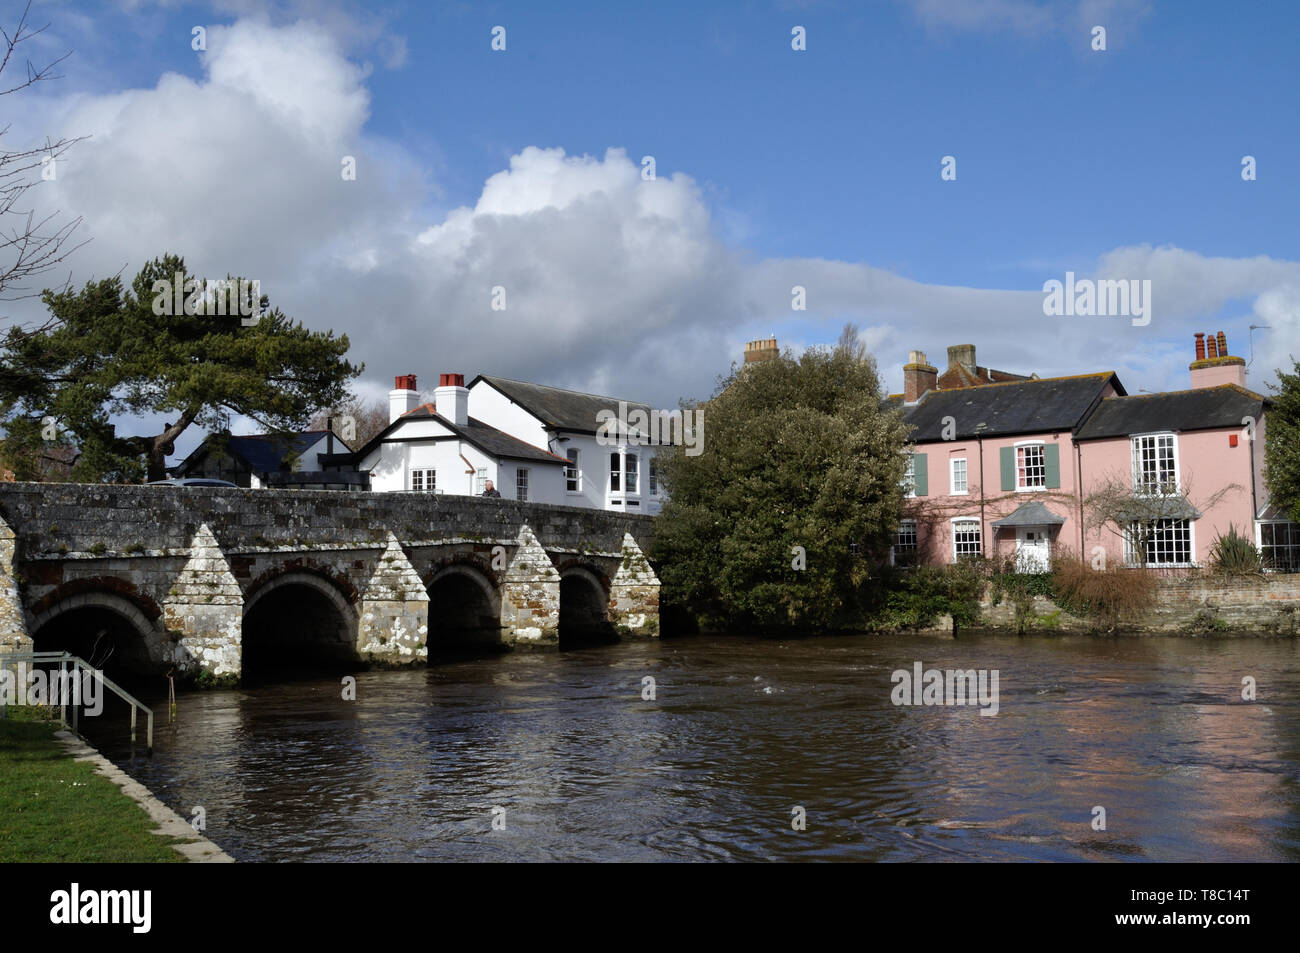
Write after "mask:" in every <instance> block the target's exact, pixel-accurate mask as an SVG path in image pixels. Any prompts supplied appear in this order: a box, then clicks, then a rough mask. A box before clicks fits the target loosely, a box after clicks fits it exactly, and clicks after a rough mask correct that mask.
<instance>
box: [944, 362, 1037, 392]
mask: <svg viewBox="0 0 1300 953" xmlns="http://www.w3.org/2000/svg"><path fill="white" fill-rule="evenodd" d="M1027 380H1033V375H1032V374H1013V373H1011V372H1010V371H998V370H993V369H992V368H988V367H983V366H982V365H979V364H977V365H975V367H974V368H973V369H972V368H969V367H967V366H966V365H964V364H952V365H949V367H948V369H947V370H946V371H944V372H943V373H942V374H940V375H939V376H938V378H937V379H936V381H935V386H936V387H938V388H939V389H940V390H949V389H952V388H957V387H979V386H981V385H983V384H1001V383H1004V382H1007V381H1027Z"/></svg>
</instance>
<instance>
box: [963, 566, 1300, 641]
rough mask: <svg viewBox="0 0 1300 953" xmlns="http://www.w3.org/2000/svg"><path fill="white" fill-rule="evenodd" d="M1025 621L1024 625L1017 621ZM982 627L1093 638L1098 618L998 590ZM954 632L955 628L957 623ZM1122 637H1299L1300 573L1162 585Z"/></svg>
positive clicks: (1189, 576)
mask: <svg viewBox="0 0 1300 953" xmlns="http://www.w3.org/2000/svg"><path fill="white" fill-rule="evenodd" d="M1018 615H1019V616H1021V618H1022V620H1023V622H1022V621H1019V620H1018V618H1017V616H1018ZM978 624H979V626H980V627H981V628H987V629H990V630H996V631H1009V632H1017V631H1019V630H1021V629H1023V631H1025V632H1029V631H1035V632H1044V633H1050V632H1053V631H1058V632H1073V633H1088V632H1093V631H1096V630H1097V629H1098V626H1099V623H1098V620H1097V619H1095V618H1090V617H1087V616H1084V615H1072V614H1071V613H1070V612H1069V611H1067V610H1066V609H1065V608H1063V607H1062V606H1061V605H1059V604H1058V603H1056V602H1054V601H1053V600H1052V599H1051V598H1050V597H1048V596H1046V595H1042V594H1035V595H1034V596H1033V598H1032V600H1030V601H1029V602H1027V603H1026V604H1025V605H1024V606H1023V607H1017V605H1016V604H1015V601H1014V600H1013V599H1011V598H1008V597H1007V595H1006V594H1003V593H1000V592H998V591H997V590H996V589H995V588H994V587H990V588H989V589H988V590H986V591H985V593H984V597H983V598H982V599H981V601H980V621H979V623H978ZM948 628H949V629H951V623H949V625H948ZM1116 632H1117V634H1128V635H1182V636H1189V637H1198V636H1210V635H1219V636H1225V637H1229V636H1235V637H1245V638H1259V637H1264V638H1269V637H1273V638H1279V637H1280V638H1294V637H1295V636H1297V635H1300V574H1296V573H1277V574H1269V575H1264V574H1255V575H1249V576H1235V577H1234V576H1219V575H1215V574H1213V573H1206V572H1189V573H1185V574H1183V575H1180V576H1174V577H1169V578H1161V579H1159V580H1158V581H1157V583H1156V585H1155V589H1154V593H1153V598H1152V602H1151V605H1150V606H1149V607H1148V608H1147V609H1146V610H1145V611H1143V612H1142V613H1141V614H1140V615H1138V616H1134V617H1129V618H1124V619H1121V621H1120V623H1119V625H1118V626H1117V628H1116Z"/></svg>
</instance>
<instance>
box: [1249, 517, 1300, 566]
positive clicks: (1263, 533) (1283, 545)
mask: <svg viewBox="0 0 1300 953" xmlns="http://www.w3.org/2000/svg"><path fill="white" fill-rule="evenodd" d="M1259 557H1260V560H1261V561H1262V562H1263V563H1264V568H1265V569H1273V570H1276V571H1278V572H1300V523H1288V522H1280V521H1279V522H1268V523H1260V524H1259Z"/></svg>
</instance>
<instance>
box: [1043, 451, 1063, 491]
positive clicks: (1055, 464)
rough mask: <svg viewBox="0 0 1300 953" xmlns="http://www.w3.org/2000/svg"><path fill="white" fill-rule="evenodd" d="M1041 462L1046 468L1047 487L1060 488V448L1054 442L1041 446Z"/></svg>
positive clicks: (1050, 488) (1051, 488)
mask: <svg viewBox="0 0 1300 953" xmlns="http://www.w3.org/2000/svg"><path fill="white" fill-rule="evenodd" d="M1043 463H1044V465H1045V467H1046V470H1047V488H1048V489H1049V490H1059V489H1060V488H1061V448H1060V447H1059V446H1057V445H1056V444H1054V443H1049V444H1047V446H1045V447H1043Z"/></svg>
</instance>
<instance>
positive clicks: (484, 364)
mask: <svg viewBox="0 0 1300 953" xmlns="http://www.w3.org/2000/svg"><path fill="white" fill-rule="evenodd" d="M203 63H204V69H205V73H204V76H203V78H202V79H201V80H199V81H194V80H191V79H188V78H185V77H182V76H178V75H174V74H166V75H164V76H162V77H161V78H160V79H159V80H158V82H157V85H156V86H155V87H153V88H148V89H133V90H127V91H123V92H118V93H114V94H108V95H98V96H87V95H74V96H68V97H66V98H65V99H63V100H60V101H58V102H56V103H55V106H56V110H55V113H54V115H55V118H56V121H55V123H54V126H55V131H56V132H57V131H59V130H62V131H64V132H66V133H67V134H74V135H79V134H86V133H90V134H93V138H92V139H90V140H88V141H86V142H83V143H80V144H78V146H77V147H76V148H75V149H74V151H73V152H72V154H71V156H70V159H69V162H68V163H67V166H66V170H65V168H64V167H63V166H61V167H60V175H59V178H58V180H57V181H56V182H54V183H45V184H44V185H43V186H42V189H45V190H46V191H43V192H42V193H41V196H42V199H47V200H48V203H49V205H51V206H54V207H61V208H63V209H64V210H65V211H67V212H70V213H72V214H80V215H83V216H85V220H86V227H85V230H86V232H87V233H88V234H89V235H91V236H93V238H94V241H93V243H92V244H90V245H88V246H86V247H85V248H83V249H81V250H80V251H79V252H77V254H76V256H75V257H74V258H73V260H72V262H71V265H72V267H73V268H74V269H75V272H74V275H73V277H74V281H75V282H76V283H80V282H82V281H84V280H86V279H88V278H90V277H92V276H103V275H105V274H113V273H116V272H118V271H119V270H123V269H124V270H125V272H126V274H127V276H128V277H129V276H130V275H133V274H134V273H135V271H136V270H137V269H138V268H139V267H140V265H141V264H142V263H143V262H144V261H145V260H147V259H149V258H152V257H154V256H156V255H160V254H163V253H164V252H169V251H175V252H178V253H181V254H183V255H185V256H186V259H187V262H188V263H189V265H190V267H191V269H193V270H195V271H197V272H199V273H205V274H210V275H224V274H225V273H226V272H228V271H229V272H232V273H235V274H242V275H244V276H246V277H255V278H258V279H260V280H261V281H262V287H263V290H264V291H266V292H267V293H268V294H270V295H271V298H272V301H273V302H274V303H275V304H277V305H279V306H280V307H282V308H283V309H284V310H285V311H286V312H287V313H288V314H290V315H291V316H293V317H296V318H298V319H300V320H303V321H304V322H305V323H306V324H307V325H308V326H310V327H313V328H317V329H324V328H333V329H335V330H336V331H341V332H347V333H348V334H349V336H350V339H351V341H352V358H353V359H354V360H362V361H365V362H366V364H367V373H366V377H365V380H364V384H363V389H364V390H366V391H367V392H369V393H374V394H382V393H383V392H384V391H386V390H387V388H388V387H390V386H391V381H392V378H393V376H394V375H395V374H399V373H408V372H413V373H416V374H417V375H420V377H421V379H422V382H424V383H428V382H431V381H432V380H433V375H435V374H437V373H440V372H446V371H459V372H463V373H466V374H469V375H473V374H475V373H479V372H482V373H492V374H500V375H504V376H513V377H519V378H523V379H527V380H535V381H539V382H545V383H551V384H555V385H559V386H566V387H575V388H580V389H588V390H592V391H595V392H601V393H609V394H614V395H617V396H626V397H629V398H638V399H644V400H649V401H652V402H654V403H657V404H659V405H661V406H664V405H670V404H673V403H675V401H676V399H677V398H678V397H679V396H688V397H704V396H708V394H709V393H711V392H712V390H713V387H714V384H715V381H716V378H717V375H719V374H720V373H725V372H726V370H727V368H728V367H729V365H730V364H731V362H732V361H735V360H739V359H740V357H741V348H742V346H743V342H744V341H745V340H747V339H750V338H755V337H759V336H764V335H766V334H767V333H769V332H775V333H777V335H778V337H780V339H781V343H782V344H783V345H784V344H787V343H790V342H792V341H801V340H806V339H813V340H816V339H818V338H820V339H824V340H833V339H834V338H835V337H837V336H838V332H839V328H840V325H841V324H842V323H843V322H844V321H845V320H848V319H851V320H856V321H857V322H858V323H859V324H861V325H863V328H864V331H863V333H864V340H867V341H868V342H870V343H871V345H872V346H873V349H874V350H875V351H876V354H877V357H878V359H879V362H880V367H881V371H882V376H883V379H884V382H885V384H886V386H887V387H889V388H891V389H898V388H900V387H901V366H902V364H903V363H904V361H905V359H906V355H907V351H908V350H909V349H911V348H919V349H921V350H925V351H927V352H928V353H929V355H930V359H931V360H932V361H933V362H935V363H940V364H942V363H943V362H944V357H945V355H944V347H945V346H946V345H949V344H954V343H963V342H971V343H975V344H976V345H977V346H978V348H979V351H978V353H979V359H980V361H981V363H984V364H986V365H992V366H994V367H998V368H1002V369H1006V370H1012V371H1021V370H1022V371H1037V372H1039V373H1040V374H1044V375H1047V374H1056V373H1079V372H1081V371H1087V370H1097V369H1106V368H1113V369H1115V370H1117V371H1119V372H1120V373H1121V376H1122V378H1123V379H1124V381H1125V383H1126V384H1128V385H1129V388H1130V390H1131V391H1134V392H1135V391H1136V390H1137V389H1138V387H1146V388H1147V389H1156V388H1159V387H1174V386H1183V385H1184V383H1185V380H1186V363H1187V361H1188V360H1190V340H1191V332H1192V331H1193V330H1209V329H1210V328H1209V327H1206V326H1205V325H1206V324H1207V323H1208V320H1207V316H1213V315H1216V314H1218V313H1219V312H1220V310H1221V309H1222V308H1224V307H1227V306H1230V305H1231V304H1232V303H1233V302H1235V301H1241V302H1243V307H1249V308H1252V309H1253V310H1251V312H1250V314H1249V315H1246V314H1244V313H1243V316H1242V317H1241V319H1240V322H1239V323H1240V324H1241V326H1242V330H1241V333H1243V334H1244V324H1245V323H1247V322H1248V321H1253V322H1254V323H1260V324H1271V325H1272V326H1273V330H1272V331H1271V332H1260V334H1261V336H1259V337H1257V344H1258V345H1259V348H1260V350H1259V351H1258V354H1257V356H1258V358H1259V360H1257V366H1260V362H1261V361H1263V362H1272V366H1277V365H1278V364H1280V363H1281V357H1282V356H1284V355H1285V354H1286V352H1287V350H1288V349H1293V348H1294V347H1295V343H1294V342H1295V341H1297V340H1300V307H1298V306H1297V302H1300V293H1298V292H1297V288H1300V277H1298V271H1297V268H1298V266H1297V265H1296V263H1293V262H1285V261H1277V260H1274V259H1269V258H1263V257H1260V258H1250V259H1218V258H1206V257H1203V256H1201V255H1198V254H1196V253H1195V252H1191V251H1187V250H1182V249H1177V248H1150V247H1147V246H1136V247H1130V248H1120V249H1115V250H1114V251H1112V252H1110V253H1108V254H1106V255H1105V256H1103V257H1102V258H1101V260H1100V261H1098V262H1096V263H1092V262H1085V263H1082V264H1081V266H1080V267H1079V268H1077V269H1076V270H1077V271H1079V272H1080V274H1081V275H1082V274H1083V273H1084V272H1086V271H1087V270H1088V268H1089V267H1090V266H1094V265H1095V271H1096V272H1097V273H1099V274H1116V275H1122V276H1124V277H1139V278H1140V277H1150V278H1152V280H1153V285H1154V288H1155V306H1156V309H1157V312H1156V317H1155V319H1154V320H1153V322H1152V325H1151V326H1150V327H1147V328H1134V327H1132V326H1131V325H1130V324H1129V322H1128V321H1127V320H1125V319H1114V318H1110V319H1105V318H1096V319H1072V320H1068V321H1067V320H1062V319H1053V318H1046V317H1044V315H1043V313H1042V298H1043V296H1042V293H1041V292H1040V291H1038V290H1037V289H1033V290H996V289H980V288H964V287H947V286H941V285H927V284H924V283H921V282H917V281H913V280H911V279H907V278H904V277H901V276H899V275H897V274H894V273H892V272H890V271H888V270H885V269H882V268H876V267H873V266H871V265H868V264H864V263H855V262H844V261H830V260H822V259H767V260H758V259H756V258H755V257H754V256H752V255H750V254H748V253H746V251H745V250H744V249H743V248H740V247H737V246H736V245H735V244H732V243H729V242H728V241H724V239H723V237H722V233H724V232H726V229H725V228H723V227H720V226H719V224H718V222H717V221H715V218H714V216H713V215H712V214H711V211H710V207H709V202H708V201H707V200H706V197H705V194H706V193H705V192H704V191H703V189H702V187H701V186H700V185H699V184H697V183H696V182H695V181H694V180H692V179H691V178H690V177H689V176H687V175H685V174H682V173H680V172H679V173H674V174H661V175H660V177H659V178H657V179H655V180H653V181H644V180H642V179H641V168H640V166H639V164H637V163H636V162H634V161H632V159H630V158H629V157H628V156H627V155H626V154H625V153H624V152H623V151H622V150H621V149H610V150H609V151H607V152H606V153H605V155H604V156H601V157H592V156H570V155H567V154H566V153H565V152H564V151H563V150H561V149H558V148H538V147H528V148H525V149H522V150H521V151H520V152H519V153H518V154H517V155H515V156H513V157H512V158H511V160H510V165H509V168H508V169H505V170H502V171H500V172H498V173H496V174H494V175H492V176H491V177H490V178H489V179H488V180H487V181H486V182H485V183H484V186H483V189H482V191H481V194H480V195H479V196H478V197H477V199H476V200H475V202H474V203H473V205H472V206H470V205H467V206H464V207H461V208H456V209H452V210H450V211H447V212H445V213H439V214H436V215H432V216H430V215H429V214H428V213H426V212H422V211H421V210H422V209H424V208H425V203H426V201H427V199H428V197H429V196H430V194H431V193H432V187H433V186H432V183H430V182H428V181H427V180H426V179H425V177H424V174H423V173H422V171H421V169H422V163H421V162H420V161H419V159H418V158H417V157H415V156H412V155H410V154H409V153H408V152H407V151H406V150H405V149H404V148H403V147H402V146H401V145H400V144H397V143H392V142H385V141H382V140H379V139H377V138H375V137H374V136H373V135H371V134H369V133H368V132H367V130H366V122H367V119H368V114H369V95H368V92H367V89H366V85H365V84H366V80H367V73H366V70H365V69H364V68H363V67H360V66H357V65H356V64H355V63H353V62H352V61H350V60H349V59H348V58H347V56H345V55H344V52H343V49H342V47H340V46H339V45H338V41H336V40H335V39H334V37H333V34H332V33H331V31H329V30H326V29H324V28H321V27H318V26H315V25H313V24H310V23H306V22H302V23H293V24H288V25H284V26H272V25H270V24H268V23H266V22H264V21H258V20H241V21H238V22H237V23H236V24H234V25H233V26H231V27H228V28H220V27H213V28H212V29H211V30H210V31H209V42H208V53H207V54H206V56H205V57H204V59H203ZM20 105H21V104H20ZM46 105H48V101H46ZM33 119H34V117H32V116H30V115H28V116H26V117H22V118H21V120H20V122H19V125H20V126H25V127H26V128H31V127H32V126H33ZM442 135H444V136H446V137H452V136H454V130H444V131H443V132H442ZM345 154H347V155H355V156H356V157H357V179H356V181H351V182H349V181H343V180H342V178H341V176H340V161H341V159H342V156H343V155H345ZM660 172H661V173H665V172H666V170H663V169H662V168H661V170H660ZM1049 252H1050V250H1049ZM1049 277H1061V276H1060V275H1044V280H1045V279H1046V278H1049ZM56 280H57V279H56ZM794 285H803V286H804V287H806V289H807V294H808V311H807V312H799V313H796V312H793V311H792V310H791V307H790V303H791V294H790V289H791V287H792V286H794ZM495 286H501V287H504V288H505V289H506V302H507V309H506V310H505V311H493V310H492V308H491V300H492V289H493V287H495ZM1252 301H1253V304H1250V302H1252ZM1216 329H1217V328H1216ZM1233 333H1236V332H1233ZM1239 336H1240V335H1238V337H1239ZM1184 339H1185V340H1184ZM1235 343H1236V342H1235V341H1234V344H1235ZM1244 344H1245V342H1242V346H1244ZM1265 349H1267V350H1265ZM178 450H179V451H182V452H183V448H181V447H178Z"/></svg>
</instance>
